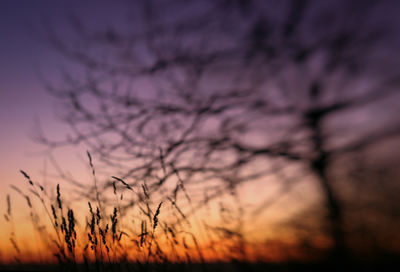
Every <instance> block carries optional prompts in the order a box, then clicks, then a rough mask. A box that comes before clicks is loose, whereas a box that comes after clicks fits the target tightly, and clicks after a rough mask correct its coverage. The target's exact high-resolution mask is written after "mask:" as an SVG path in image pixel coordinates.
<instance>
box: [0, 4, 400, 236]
mask: <svg viewBox="0 0 400 272" xmlns="http://www.w3.org/2000/svg"><path fill="white" fill-rule="evenodd" d="M110 2H111V1H108V2H106V1H67V0H64V1H52V0H36V1H33V0H17V1H16V0H1V1H0V37H1V42H0V154H1V158H0V186H1V187H0V188H1V189H2V190H1V191H0V207H1V212H3V211H4V210H3V208H4V207H5V205H6V204H5V203H6V201H5V198H6V194H7V193H10V192H11V190H10V188H9V185H11V184H13V185H16V186H18V187H20V188H23V187H24V186H26V184H27V183H26V180H25V179H24V178H23V176H22V175H21V174H20V173H19V170H20V169H23V170H24V171H26V172H28V173H29V174H30V175H31V176H32V178H33V180H38V181H41V182H43V172H44V171H46V169H48V168H50V166H49V163H48V162H47V161H46V160H45V159H44V157H43V156H41V154H42V152H43V151H44V147H43V146H41V145H38V144H36V143H34V142H33V141H32V139H31V138H30V137H29V135H30V134H32V132H33V127H34V124H35V120H39V119H40V122H41V123H42V125H43V127H44V128H45V129H46V132H48V133H49V134H50V135H59V136H62V135H63V134H64V133H65V132H66V131H67V130H66V129H67V127H66V126H64V125H62V124H60V123H59V121H58V119H57V116H55V112H56V108H57V106H56V105H57V104H56V101H55V100H54V99H52V98H51V97H50V96H49V95H48V94H47V93H46V91H45V88H44V86H43V84H42V82H41V81H40V80H39V76H38V75H39V73H40V74H41V75H43V76H44V77H45V78H54V77H56V76H57V74H58V70H57V69H58V68H59V65H60V63H61V62H62V59H61V57H60V56H59V55H57V54H56V53H55V52H54V51H52V50H50V48H49V47H48V46H47V45H46V43H45V42H44V41H43V39H42V38H41V36H40V35H41V34H40V31H41V27H42V26H41V23H42V22H46V23H51V24H54V25H55V29H56V30H57V32H59V33H65V35H63V38H66V37H67V35H68V28H67V23H66V18H67V16H68V14H71V13H75V14H77V15H78V16H82V17H84V18H85V19H86V20H88V21H89V23H90V22H94V23H95V24H101V23H102V22H103V21H104V22H107V18H113V19H115V18H118V17H121V18H122V16H121V8H120V7H121V5H122V4H123V3H124V2H125V1H118V5H119V6H118V5H117V4H114V5H110V4H109V3H110ZM389 2H390V3H393V2H394V1H389ZM113 3H115V2H113ZM386 7H391V5H386ZM396 7H397V8H386V9H385V10H382V12H381V14H382V15H383V14H388V15H389V16H386V17H385V16H382V20H383V21H385V23H386V24H387V25H388V26H389V25H390V26H391V27H393V26H396V25H397V27H398V22H399V20H398V19H396V16H392V15H393V14H397V13H396V12H397V11H398V10H400V9H399V8H398V7H400V1H398V2H397V6H396ZM60 154H62V156H60ZM55 156H56V157H57V159H58V160H59V162H60V164H62V165H63V163H65V164H64V166H66V167H65V168H66V169H68V170H73V171H74V172H77V173H78V175H79V173H81V172H82V173H84V172H85V170H86V166H87V165H86V164H85V163H87V161H86V157H85V156H86V155H85V149H84V147H78V148H72V147H69V148H68V149H61V150H58V151H56V152H55ZM66 164H68V165H66ZM76 169H78V170H76ZM256 192H257V190H253V191H251V190H250V191H249V194H250V195H251V194H255V193H256ZM14 195H15V194H14ZM13 197H14V196H13ZM17 202H18V201H17ZM18 203H19V204H18V205H17V207H16V208H18V207H25V205H26V204H25V203H22V202H18ZM21 216H22V215H21ZM16 219H17V220H18V217H17V218H16ZM3 223H4V219H3V217H2V216H1V218H0V229H1V226H2V224H3ZM0 242H1V239H0Z"/></svg>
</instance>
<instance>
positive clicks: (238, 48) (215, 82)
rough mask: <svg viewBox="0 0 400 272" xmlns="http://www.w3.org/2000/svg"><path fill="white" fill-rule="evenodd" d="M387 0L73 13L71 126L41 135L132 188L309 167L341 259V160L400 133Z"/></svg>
mask: <svg viewBox="0 0 400 272" xmlns="http://www.w3.org/2000/svg"><path fill="white" fill-rule="evenodd" d="M388 3H389V2H385V1H306V0H298V1H240V0H231V1H227V0H224V1H223V0H220V1H190V2H189V3H186V2H185V3H183V2H182V1H143V3H142V4H143V5H132V10H133V11H132V15H133V16H131V17H133V18H134V19H132V21H130V23H129V25H127V26H123V27H122V26H120V25H114V26H112V25H110V26H109V27H108V28H107V29H91V28H88V27H87V26H85V25H84V24H83V23H81V22H80V20H78V19H76V18H72V19H71V25H72V26H73V29H74V30H75V33H76V36H75V38H74V39H72V40H68V41H67V40H64V39H62V38H60V37H59V36H58V35H57V34H56V31H54V30H53V29H51V28H50V27H49V28H48V31H47V33H48V37H49V38H50V41H51V43H52V45H53V46H54V47H55V48H56V49H57V50H58V51H59V52H61V53H62V54H63V55H64V56H65V57H67V58H68V59H70V60H71V61H72V62H73V63H75V64H77V65H78V66H77V67H78V68H77V70H75V71H74V72H71V73H67V72H64V74H63V78H64V80H65V84H63V85H62V86H56V85H51V84H48V85H47V88H48V90H49V91H50V92H51V94H52V95H54V96H55V97H57V98H59V99H60V100H61V101H62V102H63V103H64V104H65V106H66V107H65V114H64V115H63V121H64V122H65V123H67V124H68V125H69V126H70V128H71V129H70V132H71V133H70V134H69V135H67V137H66V138H65V139H64V140H61V141H52V140H50V139H48V138H46V137H45V136H44V134H42V133H40V131H39V133H38V135H37V139H38V140H39V141H41V142H43V143H45V144H47V145H49V146H50V147H57V146H60V145H65V144H66V145H70V144H78V143H84V144H85V145H87V146H88V148H89V149H90V150H91V152H92V153H93V154H95V156H97V157H98V158H99V159H100V160H101V161H102V162H103V163H104V164H105V165H107V166H108V167H111V168H112V169H113V171H118V174H119V176H120V177H121V178H122V179H126V181H127V182H128V183H130V184H138V183H139V184H140V183H141V182H146V184H147V186H148V188H149V191H150V192H151V193H154V192H157V191H160V190H167V191H168V192H167V195H168V196H169V197H174V198H175V200H176V196H177V194H178V193H179V192H180V191H183V192H184V191H185V187H189V186H192V185H195V184H197V183H202V184H204V187H203V188H204V190H206V191H207V192H208V193H207V194H206V197H207V199H208V198H212V197H217V196H219V195H220V194H221V193H222V192H225V191H227V190H228V191H231V192H232V193H233V194H235V190H236V187H237V186H238V185H239V184H242V183H245V182H248V181H251V180H258V179H262V178H265V177H266V176H267V175H276V174H279V173H289V172H291V171H296V173H297V174H298V175H297V176H298V177H300V176H304V175H305V176H307V177H309V178H310V179H314V180H315V181H316V182H317V184H318V185H319V187H320V190H321V195H322V196H323V201H324V207H325V209H326V213H327V215H326V219H327V222H328V234H329V235H330V237H331V239H332V241H333V247H332V254H333V256H334V257H335V258H343V257H344V256H345V255H346V244H345V243H346V241H345V239H346V238H345V227H344V216H343V206H342V202H341V199H340V196H339V192H338V188H337V187H335V184H334V182H333V179H332V177H331V176H332V173H333V172H334V171H335V169H334V165H335V163H336V162H337V161H338V160H341V159H342V158H344V157H345V158H351V157H350V156H351V154H352V153H359V152H360V151H361V150H365V148H367V147H368V146H371V145H372V144H374V143H376V142H378V141H381V140H384V139H386V138H388V137H394V136H396V135H398V133H399V132H400V123H399V122H398V118H396V117H394V114H399V112H398V109H395V108H394V107H391V106H390V100H392V99H395V98H398V92H397V90H398V88H399V83H400V77H399V70H398V69H395V67H398V66H396V65H397V63H396V62H397V59H396V56H395V55H391V54H392V53H393V52H394V51H392V50H393V48H392V47H391V45H392V43H391V40H390V39H391V38H392V33H390V29H389V28H387V29H383V28H382V25H379V22H380V21H379V20H377V18H378V19H379V18H381V17H379V16H381V15H382V14H379V10H380V8H381V6H382V5H383V6H385V5H389V4H388ZM138 10H139V11H138ZM383 30H385V31H386V32H385V31H383ZM76 71H79V72H78V73H76ZM74 73H75V74H74ZM385 105H389V106H385ZM382 107H386V109H385V112H383V111H382ZM363 119H367V121H364V122H362V121H363ZM171 180H172V181H174V182H175V181H176V180H178V181H177V184H176V186H173V187H172V188H171V187H165V186H164V185H165V184H167V183H168V182H170V181H171ZM282 182H284V181H283V180H282ZM294 183H296V179H294V181H291V182H286V183H285V186H290V185H291V184H294ZM110 184H111V183H110V182H106V183H105V184H104V186H106V187H107V186H110ZM203 196H204V194H198V195H196V196H194V197H195V199H196V200H197V201H200V200H202V201H204V199H202V197H203ZM192 197H193V196H192ZM265 206H266V205H265ZM260 209H262V207H261V208H260ZM260 209H259V210H260Z"/></svg>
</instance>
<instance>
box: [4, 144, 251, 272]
mask: <svg viewBox="0 0 400 272" xmlns="http://www.w3.org/2000/svg"><path fill="white" fill-rule="evenodd" d="M87 155H88V158H89V164H90V168H91V170H92V175H93V178H94V183H95V186H94V190H95V192H94V195H95V197H94V198H93V199H88V200H87V201H86V203H87V206H82V205H80V206H79V207H78V210H79V211H78V212H76V209H77V208H76V207H75V210H74V208H72V205H70V204H69V203H68V202H66V200H67V197H66V195H65V193H64V192H63V188H62V184H57V186H56V188H55V190H54V192H53V194H49V193H48V191H47V188H44V187H43V186H42V185H41V184H39V183H37V182H34V181H33V180H32V179H31V177H30V176H29V175H28V174H27V173H26V172H24V171H22V170H21V174H22V175H23V177H24V178H25V179H26V180H27V189H28V191H29V193H28V194H26V193H24V192H23V190H21V189H19V188H17V187H15V186H12V188H13V189H14V191H16V192H17V193H18V194H19V195H20V196H22V197H23V198H25V200H26V204H27V206H28V208H29V213H30V218H31V221H32V223H33V226H34V228H35V231H36V232H37V233H38V234H39V237H40V240H41V243H42V244H43V245H45V247H46V248H47V252H45V257H44V259H43V260H42V261H44V262H49V263H55V262H56V263H58V265H59V267H60V268H62V269H63V270H85V271H106V270H107V271H113V270H115V271H117V270H125V269H128V268H129V269H132V270H134V271H152V270H153V269H155V267H158V268H157V269H159V268H160V267H161V266H163V267H164V268H165V267H168V266H171V265H173V264H175V265H177V264H181V265H194V266H196V267H198V268H199V269H203V270H204V269H205V266H204V265H205V263H206V262H207V259H206V257H205V252H207V251H210V250H211V252H213V253H212V254H214V257H216V256H217V255H218V252H220V255H221V256H223V258H225V260H229V258H230V256H229V254H226V253H224V252H227V251H228V252H230V253H232V254H231V257H232V256H234V257H232V258H233V259H236V260H244V259H245V249H244V247H243V239H242V238H243V236H242V235H241V234H240V233H236V232H235V231H234V230H230V229H228V228H224V227H211V226H209V225H207V224H205V223H204V222H203V227H205V228H207V229H208V230H207V231H206V232H205V233H206V239H207V241H202V243H200V242H199V240H198V237H196V236H197V235H196V233H193V232H192V231H190V230H191V229H190V228H188V227H187V226H188V225H190V223H189V219H188V216H187V215H185V213H184V212H183V211H182V209H181V208H179V206H178V203H177V200H176V196H175V197H173V196H171V197H168V198H167V200H168V201H167V202H162V201H159V202H155V201H154V200H153V199H152V196H151V193H150V192H149V188H147V186H146V184H145V183H143V184H142V186H141V190H140V189H139V188H133V187H132V186H131V185H130V184H129V183H128V182H126V181H125V180H124V179H122V178H119V177H115V176H112V177H111V178H112V180H113V182H112V189H113V194H114V196H115V201H114V203H113V204H112V205H109V204H107V205H106V204H105V203H103V202H102V199H101V194H100V192H99V191H98V187H97V181H96V173H95V168H94V165H93V161H92V157H91V155H90V153H89V152H88V154H87ZM178 178H179V177H178ZM181 183H182V184H181V185H180V186H181V188H183V190H184V192H185V195H186V198H187V199H188V201H189V203H190V205H191V200H190V197H189V195H188V193H187V192H186V190H185V189H184V186H183V182H182V181H181ZM128 194H134V195H135V196H138V202H137V203H136V205H137V207H138V209H137V210H136V211H131V212H130V211H128V212H127V211H124V210H122V209H121V207H120V205H119V202H120V201H121V200H122V197H123V195H128ZM175 194H176V192H175ZM51 195H53V196H54V197H52V196H51ZM32 196H33V197H35V198H36V199H37V200H38V203H40V209H42V210H43V211H44V214H46V218H43V217H40V216H38V212H37V209H38V208H39V207H35V205H34V204H33V202H32V201H31V197H32ZM34 203H36V202H34ZM7 205H8V207H7V212H6V213H5V214H4V216H5V218H6V220H7V221H8V222H10V224H11V225H13V224H14V220H13V216H12V209H11V199H10V196H9V195H8V196H7ZM167 207H168V209H170V210H171V209H172V210H173V211H174V212H176V215H175V216H177V217H178V218H179V219H181V220H175V222H171V220H168V218H171V212H167V211H166V209H167ZM77 214H80V215H82V214H83V215H84V219H78V218H79V216H78V217H77ZM197 222H199V220H197ZM46 226H49V227H50V230H48V229H47V228H46ZM216 237H217V238H218V237H219V241H217V240H216ZM223 239H225V240H226V241H225V242H226V243H225V244H224V241H223ZM9 240H10V243H11V244H12V245H13V248H14V250H15V256H16V259H15V261H16V262H19V261H20V260H19V259H18V256H21V255H23V253H22V250H21V249H20V245H18V243H17V239H16V234H15V231H14V228H12V231H11V233H10V239H9ZM206 242H207V243H206ZM226 245H230V246H228V247H226ZM224 246H225V249H224V250H225V251H224V250H222V248H223V247H224ZM221 252H222V253H221ZM223 258H221V259H220V260H222V259H223ZM226 258H228V259H226ZM232 258H231V259H232ZM209 260H210V259H209ZM209 260H208V261H209ZM214 260H216V258H215V259H214ZM31 261H32V260H31ZM129 269H128V270H129Z"/></svg>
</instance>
